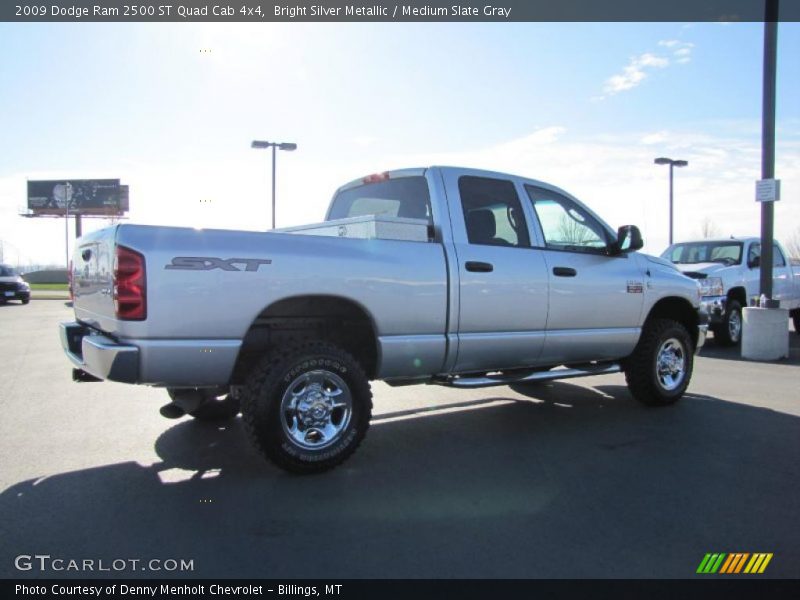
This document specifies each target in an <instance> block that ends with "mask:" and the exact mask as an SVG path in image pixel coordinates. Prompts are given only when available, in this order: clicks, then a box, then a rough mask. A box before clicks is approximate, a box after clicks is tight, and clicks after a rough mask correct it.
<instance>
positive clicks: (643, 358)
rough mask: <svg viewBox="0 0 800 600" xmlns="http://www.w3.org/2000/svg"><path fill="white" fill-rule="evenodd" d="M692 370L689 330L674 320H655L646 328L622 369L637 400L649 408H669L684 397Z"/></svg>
mask: <svg viewBox="0 0 800 600" xmlns="http://www.w3.org/2000/svg"><path fill="white" fill-rule="evenodd" d="M693 366H694V354H693V346H692V340H691V338H690V337H689V332H688V331H686V328H685V327H684V326H683V325H682V324H680V323H678V322H677V321H673V320H671V319H653V320H651V321H648V322H647V323H646V324H645V327H644V329H643V330H642V337H641V338H640V339H639V343H638V344H637V345H636V348H635V349H634V351H633V353H632V354H631V355H630V356H629V357H628V358H627V359H626V360H625V361H624V365H623V368H624V371H625V380H626V381H627V383H628V389H629V390H630V392H631V394H633V397H634V398H636V399H637V400H638V401H639V402H641V403H642V404H647V405H648V406H666V405H668V404H673V403H675V402H677V401H678V400H679V399H680V398H681V396H683V393H684V392H685V391H686V388H687V387H688V385H689V380H690V379H691V377H692V369H693Z"/></svg>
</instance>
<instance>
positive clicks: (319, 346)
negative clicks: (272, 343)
mask: <svg viewBox="0 0 800 600" xmlns="http://www.w3.org/2000/svg"><path fill="white" fill-rule="evenodd" d="M371 416H372V392H371V390H370V386H369V382H368V380H367V377H366V375H365V373H364V370H363V369H362V368H361V366H360V365H359V364H358V362H357V361H356V360H355V359H354V358H353V357H352V356H351V355H350V354H349V353H347V352H345V351H344V350H342V349H341V348H339V347H337V346H335V345H333V344H331V343H328V342H319V341H317V342H306V343H303V344H300V345H297V346H295V347H294V348H291V349H289V350H287V351H286V352H284V353H282V354H280V355H277V356H273V357H268V358H265V359H264V360H262V362H261V363H260V364H258V365H257V366H256V367H255V368H254V369H253V371H252V373H251V374H250V376H249V378H248V381H247V384H246V385H245V387H244V389H243V391H242V418H243V422H244V424H245V428H246V430H247V432H248V434H249V436H250V438H251V440H252V441H253V444H254V445H255V447H256V448H257V449H258V450H259V451H260V452H261V453H262V454H263V455H264V456H265V457H266V458H267V459H268V460H270V461H272V462H273V463H275V464H276V465H277V466H279V467H281V468H282V469H285V470H287V471H290V472H294V473H315V472H320V471H325V470H327V469H331V468H333V467H335V466H336V465H338V464H340V463H341V462H342V461H344V460H345V459H346V458H347V457H349V456H350V455H351V454H352V453H353V452H354V451H355V449H356V448H357V447H358V445H359V444H360V443H361V441H362V440H363V439H364V435H365V434H366V432H367V428H368V427H369V421H370V417H371Z"/></svg>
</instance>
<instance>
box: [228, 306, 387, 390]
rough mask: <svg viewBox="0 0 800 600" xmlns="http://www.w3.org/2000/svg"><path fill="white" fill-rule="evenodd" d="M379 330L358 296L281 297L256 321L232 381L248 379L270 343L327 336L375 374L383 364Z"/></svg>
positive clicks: (242, 350)
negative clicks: (356, 298) (358, 299)
mask: <svg viewBox="0 0 800 600" xmlns="http://www.w3.org/2000/svg"><path fill="white" fill-rule="evenodd" d="M377 331H378V329H377V327H376V325H375V320H374V318H373V316H372V314H371V313H370V312H369V311H368V310H367V309H366V308H365V307H364V306H363V305H362V304H361V303H360V302H357V301H356V300H353V299H352V298H347V297H344V296H336V295H327V294H306V295H297V296H290V297H287V298H282V299H280V300H276V301H274V302H272V303H271V304H269V305H268V306H266V307H264V308H263V309H262V310H261V312H260V313H259V314H258V315H256V317H255V318H254V319H253V320H252V322H251V323H250V326H249V327H248V329H247V332H246V333H245V336H244V338H243V340H242V347H241V348H240V350H239V356H238V357H237V360H236V365H235V366H234V370H233V374H232V376H231V383H233V384H239V383H241V382H243V381H244V379H245V378H246V377H247V374H248V372H249V370H250V368H251V367H252V366H253V365H254V364H255V363H256V362H257V361H258V359H259V358H260V357H262V356H263V355H264V354H265V353H267V352H269V349H270V348H272V347H276V346H278V345H281V344H286V343H289V342H290V341H296V340H302V339H320V340H326V341H329V342H332V343H334V344H337V345H339V346H341V347H342V349H344V350H346V351H347V352H349V353H350V354H352V355H353V356H354V357H355V358H356V360H358V362H359V363H360V364H361V366H362V368H363V369H364V371H365V372H366V374H367V377H368V378H369V379H372V378H374V377H375V376H376V374H377V371H378V365H379V364H380V346H379V344H378V336H377Z"/></svg>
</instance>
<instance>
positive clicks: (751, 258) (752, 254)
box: [747, 244, 761, 266]
mask: <svg viewBox="0 0 800 600" xmlns="http://www.w3.org/2000/svg"><path fill="white" fill-rule="evenodd" d="M756 259H759V260H760V259H761V244H750V249H749V250H748V251H747V265H748V266H751V265H753V264H754V262H755V260H756Z"/></svg>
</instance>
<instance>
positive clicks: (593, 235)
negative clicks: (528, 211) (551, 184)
mask: <svg viewBox="0 0 800 600" xmlns="http://www.w3.org/2000/svg"><path fill="white" fill-rule="evenodd" d="M525 190H526V191H527V192H528V196H529V197H530V199H531V202H532V203H533V208H534V210H535V211H536V216H537V217H538V218H539V223H540V224H541V226H542V233H543V234H544V241H545V245H546V246H547V247H548V248H551V249H553V250H567V251H570V252H591V253H604V252H605V251H606V249H607V247H608V242H609V239H608V233H607V232H606V229H605V227H603V225H602V224H601V223H600V222H599V221H598V220H597V219H595V218H594V217H593V216H592V215H590V214H589V213H588V212H586V211H585V210H584V209H583V208H582V207H581V206H579V205H578V204H576V203H575V202H573V201H572V200H570V199H569V198H565V197H564V196H562V195H561V194H557V193H556V192H552V191H550V190H546V189H544V188H538V187H535V186H532V185H526V186H525Z"/></svg>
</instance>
